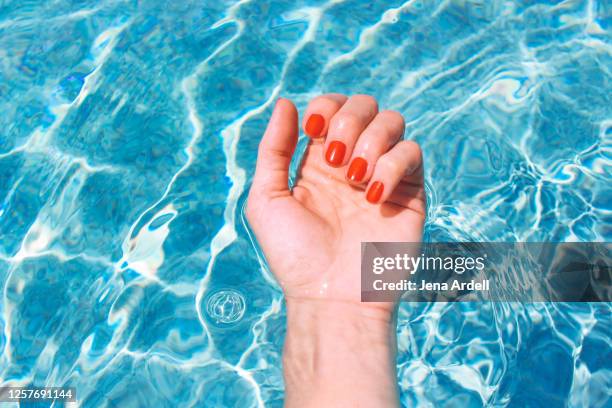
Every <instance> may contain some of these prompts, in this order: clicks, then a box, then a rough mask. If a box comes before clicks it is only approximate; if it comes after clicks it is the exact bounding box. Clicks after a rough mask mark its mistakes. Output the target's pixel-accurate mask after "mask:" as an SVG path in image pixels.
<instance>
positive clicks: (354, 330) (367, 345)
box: [246, 94, 425, 407]
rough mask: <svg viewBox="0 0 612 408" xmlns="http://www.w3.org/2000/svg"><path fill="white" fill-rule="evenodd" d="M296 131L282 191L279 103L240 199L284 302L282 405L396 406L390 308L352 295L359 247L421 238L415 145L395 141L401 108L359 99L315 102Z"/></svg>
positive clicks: (284, 148)
mask: <svg viewBox="0 0 612 408" xmlns="http://www.w3.org/2000/svg"><path fill="white" fill-rule="evenodd" d="M304 130H305V132H306V134H308V135H309V136H310V137H311V139H312V140H311V141H310V143H309V145H308V148H307V150H306V153H305V156H304V158H303V161H302V166H301V172H300V173H299V175H298V178H297V180H296V183H295V185H294V186H293V188H292V189H289V186H288V178H289V164H290V162H291V158H292V156H293V152H294V150H295V146H296V143H297V139H298V115H297V111H296V109H295V106H294V105H293V104H292V103H291V102H290V101H288V100H286V99H279V100H278V102H277V103H276V107H275V109H274V112H273V114H272V118H271V119H270V123H269V124H268V128H267V130H266V132H265V134H264V136H263V139H262V141H261V143H260V146H259V155H258V158H257V169H256V172H255V177H254V179H253V185H252V187H251V191H250V193H249V198H248V201H247V207H246V215H247V219H248V221H249V223H250V225H251V227H252V229H253V231H254V232H255V236H256V237H257V240H258V242H259V244H260V245H261V247H262V249H263V252H264V254H265V256H266V259H267V261H268V264H269V266H270V268H271V270H272V272H273V273H274V275H275V276H276V278H277V279H278V281H279V283H280V285H281V286H282V288H283V291H284V293H285V297H286V301H287V302H286V305H287V334H286V337H285V349H284V353H283V365H284V376H285V403H286V406H289V407H319V406H325V407H346V406H351V407H379V406H380V407H391V406H398V405H399V397H398V390H397V380H396V367H395V354H396V345H395V344H396V341H395V319H394V313H393V311H394V310H395V305H394V304H392V303H361V302H360V299H361V294H360V283H361V278H360V273H361V271H360V259H361V245H360V244H361V242H363V241H411V242H420V241H421V239H422V233H423V223H424V220H425V192H424V188H423V164H422V156H421V151H420V149H419V147H418V146H417V145H416V144H415V143H413V142H409V141H400V139H401V138H402V136H403V133H404V120H403V118H402V116H401V115H400V114H399V113H397V112H392V111H382V112H378V106H377V103H376V101H375V100H374V99H373V98H372V97H369V96H366V95H356V96H352V97H351V98H347V97H346V96H343V95H337V94H329V95H324V96H321V97H318V98H316V99H314V100H313V101H311V103H310V105H309V106H308V109H307V110H306V115H305V120H304Z"/></svg>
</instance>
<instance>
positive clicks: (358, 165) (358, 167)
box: [346, 157, 368, 183]
mask: <svg viewBox="0 0 612 408" xmlns="http://www.w3.org/2000/svg"><path fill="white" fill-rule="evenodd" d="M367 170H368V162H367V161H366V160H365V159H363V158H361V157H355V158H354V159H353V161H352V162H351V165H350V166H349V169H348V172H347V173H346V177H347V178H348V179H349V180H350V181H353V182H357V183H358V182H360V181H361V180H363V178H364V177H365V174H366V171H367Z"/></svg>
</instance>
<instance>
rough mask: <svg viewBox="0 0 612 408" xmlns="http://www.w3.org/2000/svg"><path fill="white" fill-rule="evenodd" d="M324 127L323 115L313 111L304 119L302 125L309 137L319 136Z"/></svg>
mask: <svg viewBox="0 0 612 408" xmlns="http://www.w3.org/2000/svg"><path fill="white" fill-rule="evenodd" d="M324 127H325V119H324V118H323V116H321V115H319V114H318V113H313V114H312V115H310V117H309V118H308V120H307V121H306V126H304V130H305V131H306V134H307V135H308V136H310V137H319V136H321V132H323V128H324Z"/></svg>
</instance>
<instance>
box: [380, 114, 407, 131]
mask: <svg viewBox="0 0 612 408" xmlns="http://www.w3.org/2000/svg"><path fill="white" fill-rule="evenodd" d="M379 115H380V116H381V117H382V118H383V119H384V121H385V123H387V124H388V126H392V127H393V128H396V127H398V128H401V129H402V130H403V129H404V126H406V121H405V120H404V115H402V114H401V113H399V112H398V111H394V110H384V111H382V112H380V113H379Z"/></svg>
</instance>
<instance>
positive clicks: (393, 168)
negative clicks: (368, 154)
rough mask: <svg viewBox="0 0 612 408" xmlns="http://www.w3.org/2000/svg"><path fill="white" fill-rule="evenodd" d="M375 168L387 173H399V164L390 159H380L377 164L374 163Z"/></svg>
mask: <svg viewBox="0 0 612 408" xmlns="http://www.w3.org/2000/svg"><path fill="white" fill-rule="evenodd" d="M376 166H380V167H382V169H383V170H384V171H385V172H388V173H398V172H400V171H401V166H400V164H399V163H398V162H397V160H395V159H393V158H391V157H385V156H383V157H381V158H380V160H378V163H376Z"/></svg>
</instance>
